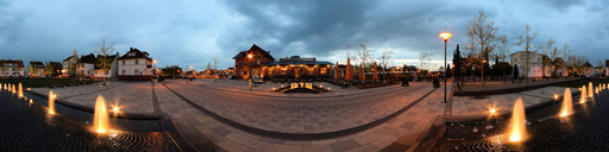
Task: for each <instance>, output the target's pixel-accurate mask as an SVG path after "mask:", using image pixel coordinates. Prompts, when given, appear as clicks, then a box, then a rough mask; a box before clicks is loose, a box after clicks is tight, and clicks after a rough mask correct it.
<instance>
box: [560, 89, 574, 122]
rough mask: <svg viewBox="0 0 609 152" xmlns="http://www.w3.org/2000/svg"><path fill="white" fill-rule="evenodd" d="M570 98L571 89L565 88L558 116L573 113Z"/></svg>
mask: <svg viewBox="0 0 609 152" xmlns="http://www.w3.org/2000/svg"><path fill="white" fill-rule="evenodd" d="M571 98H572V97H571V89H569V88H567V89H565V94H564V96H563V100H562V107H561V108H560V114H559V116H560V117H565V116H568V115H570V114H571V113H573V103H572V99H571Z"/></svg>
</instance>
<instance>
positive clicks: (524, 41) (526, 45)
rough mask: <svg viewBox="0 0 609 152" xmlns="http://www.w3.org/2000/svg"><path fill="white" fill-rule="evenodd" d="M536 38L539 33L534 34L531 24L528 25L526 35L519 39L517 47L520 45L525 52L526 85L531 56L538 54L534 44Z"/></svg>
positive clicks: (523, 34) (525, 28)
mask: <svg viewBox="0 0 609 152" xmlns="http://www.w3.org/2000/svg"><path fill="white" fill-rule="evenodd" d="M535 37H537V33H535V32H533V30H532V29H531V26H530V25H529V24H526V25H525V26H524V33H522V35H520V36H519V37H518V40H519V41H518V43H516V45H519V46H520V47H522V49H523V50H524V52H525V61H524V62H525V79H526V84H528V82H529V62H530V60H531V59H530V58H531V54H532V53H534V52H537V49H536V46H534V45H533V44H532V42H533V40H534V39H535Z"/></svg>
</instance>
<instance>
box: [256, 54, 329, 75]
mask: <svg viewBox="0 0 609 152" xmlns="http://www.w3.org/2000/svg"><path fill="white" fill-rule="evenodd" d="M332 65H333V64H332V63H330V62H325V61H317V59H315V58H300V56H291V57H286V58H281V59H279V61H276V62H271V63H267V64H265V65H264V66H263V67H262V77H263V78H264V77H270V78H277V77H280V78H288V79H294V80H299V79H303V80H319V79H324V78H326V79H328V78H331V77H332V74H333V71H332V70H333V68H332Z"/></svg>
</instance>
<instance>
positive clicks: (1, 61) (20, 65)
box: [0, 60, 23, 67]
mask: <svg viewBox="0 0 609 152" xmlns="http://www.w3.org/2000/svg"><path fill="white" fill-rule="evenodd" d="M4 64H17V66H18V67H23V61H22V60H0V65H4Z"/></svg>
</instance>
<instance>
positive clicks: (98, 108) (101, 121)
mask: <svg viewBox="0 0 609 152" xmlns="http://www.w3.org/2000/svg"><path fill="white" fill-rule="evenodd" d="M108 117H109V116H108V107H106V101H105V99H104V97H102V96H101V95H98V96H97V99H95V112H94V113H93V130H94V131H95V132H97V133H106V131H108V129H109V125H108V119H109V118H108Z"/></svg>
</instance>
